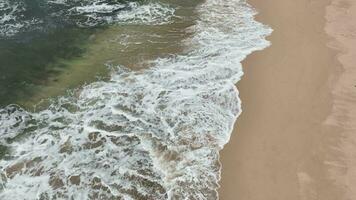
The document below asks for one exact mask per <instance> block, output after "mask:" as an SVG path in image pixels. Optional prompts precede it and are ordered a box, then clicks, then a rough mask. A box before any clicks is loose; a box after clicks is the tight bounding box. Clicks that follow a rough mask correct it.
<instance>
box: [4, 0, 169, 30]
mask: <svg viewBox="0 0 356 200" xmlns="http://www.w3.org/2000/svg"><path fill="white" fill-rule="evenodd" d="M174 11H175V9H174V8H172V7H170V6H169V5H167V4H164V3H159V2H155V1H123V0H120V1H118V0H76V1H73V0H39V1H33V2H28V1H26V0H17V1H13V0H0V37H1V36H2V37H10V36H14V35H16V34H18V33H21V32H26V31H27V32H28V31H33V30H43V29H46V28H47V29H48V27H53V26H54V27H56V26H59V27H60V26H77V27H81V28H91V27H98V26H104V25H112V24H128V23H129V24H164V23H169V22H170V21H171V17H173V16H174Z"/></svg>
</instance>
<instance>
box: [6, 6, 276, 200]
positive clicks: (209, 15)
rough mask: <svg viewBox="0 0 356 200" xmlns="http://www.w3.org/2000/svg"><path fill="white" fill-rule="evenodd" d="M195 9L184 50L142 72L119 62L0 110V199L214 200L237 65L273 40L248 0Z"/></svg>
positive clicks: (233, 112)
mask: <svg viewBox="0 0 356 200" xmlns="http://www.w3.org/2000/svg"><path fill="white" fill-rule="evenodd" d="M104 7H105V6H104ZM104 7H101V8H100V9H99V10H101V11H100V12H104V13H105V12H106V10H107V9H109V8H104ZM76 9H77V12H84V13H90V14H91V13H92V12H91V11H92V10H91V7H90V6H89V7H84V8H80V9H78V8H76ZM110 9H114V8H110ZM115 9H116V8H115ZM118 9H119V8H118ZM197 12H198V13H199V20H198V22H197V24H196V25H195V26H193V27H190V28H189V30H187V31H189V32H193V36H192V37H191V38H190V39H187V40H185V41H184V42H185V46H186V51H185V52H186V53H184V54H181V55H176V56H172V57H170V58H161V59H157V60H155V61H154V63H153V66H154V67H152V68H150V69H147V70H143V71H139V72H134V71H130V70H128V69H126V68H125V67H124V66H118V67H117V68H116V70H114V72H113V73H112V76H111V79H110V80H109V81H102V82H95V83H92V84H90V85H87V86H85V87H84V88H83V89H81V90H80V91H79V92H74V93H73V95H71V96H65V97H61V98H58V100H56V102H54V103H53V104H52V105H50V106H49V108H48V109H45V110H43V111H39V112H29V111H26V110H24V109H22V108H20V107H18V106H16V105H9V106H7V107H6V108H3V109H1V110H0V139H1V141H2V143H3V145H5V146H7V147H8V148H9V149H10V153H9V154H8V155H7V156H6V157H5V159H3V160H2V161H0V166H1V168H2V172H1V176H0V177H1V179H0V181H1V186H2V188H1V193H0V197H1V199H217V198H218V196H217V192H216V189H217V187H218V181H219V179H220V164H219V151H220V150H221V149H222V148H223V146H224V145H225V144H226V143H227V142H228V141H229V138H230V134H231V132H232V127H233V124H234V122H235V120H236V118H237V117H238V115H239V114H240V112H241V106H240V100H239V98H238V91H237V89H236V87H235V84H236V83H237V82H238V81H239V79H240V77H241V76H242V75H243V72H242V66H241V63H240V62H241V61H242V60H243V59H244V58H245V57H246V56H247V55H248V54H250V53H251V52H253V51H256V50H261V49H263V48H265V47H266V46H268V45H269V43H268V42H267V41H266V40H265V39H264V38H265V37H266V36H267V35H269V34H270V33H271V29H270V28H268V27H266V26H264V25H262V24H260V23H258V22H256V21H254V19H253V17H254V15H255V14H256V12H255V11H254V10H253V9H252V8H251V7H250V6H249V5H248V4H246V3H245V1H243V0H206V1H205V2H204V3H202V4H201V5H200V6H199V7H198V8H197Z"/></svg>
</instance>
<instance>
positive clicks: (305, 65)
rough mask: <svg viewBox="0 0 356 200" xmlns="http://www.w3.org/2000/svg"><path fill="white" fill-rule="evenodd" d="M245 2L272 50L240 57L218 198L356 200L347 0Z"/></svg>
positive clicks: (355, 117)
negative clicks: (235, 115)
mask: <svg viewBox="0 0 356 200" xmlns="http://www.w3.org/2000/svg"><path fill="white" fill-rule="evenodd" d="M249 2H250V3H251V4H252V5H253V6H254V7H255V8H256V9H257V10H258V11H259V15H258V16H257V20H258V21H261V22H263V23H265V24H268V25H269V26H271V27H272V28H273V29H274V32H273V34H272V36H270V37H269V38H268V39H269V40H270V41H271V42H272V46H271V47H269V48H268V49H265V50H263V51H260V52H257V53H254V54H252V55H250V56H249V57H248V58H247V59H246V60H245V62H244V63H243V64H244V71H245V76H244V77H243V80H242V81H241V82H239V83H238V86H237V87H238V89H239V90H240V96H241V99H242V102H243V105H242V106H243V113H242V115H241V117H240V118H239V119H238V120H237V123H236V126H235V130H234V133H233V135H232V138H231V141H230V143H229V144H228V145H227V146H226V147H225V149H224V150H223V151H222V154H221V161H222V164H223V169H222V181H221V189H220V191H219V193H220V199H222V200H344V199H345V200H352V199H356V192H355V191H356V169H355V168H356V144H355V143H356V135H355V134H356V131H355V129H356V87H355V85H356V7H355V5H356V1H355V0H334V1H331V0H297V1H296V0H273V1H262V0H250V1H249Z"/></svg>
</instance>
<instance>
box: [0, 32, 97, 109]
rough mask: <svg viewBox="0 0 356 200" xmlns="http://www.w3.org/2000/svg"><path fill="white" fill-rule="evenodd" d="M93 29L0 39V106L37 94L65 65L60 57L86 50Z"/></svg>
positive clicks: (72, 57)
mask: <svg viewBox="0 0 356 200" xmlns="http://www.w3.org/2000/svg"><path fill="white" fill-rule="evenodd" d="M94 32H95V31H94V30H84V29H76V28H72V29H60V30H54V31H51V32H50V33H38V32H37V33H33V34H34V35H24V36H23V37H21V38H19V37H17V38H13V39H12V38H11V39H8V38H3V39H1V40H0V73H1V76H0V106H4V105H7V104H10V103H14V102H17V101H19V100H21V99H25V98H28V97H30V96H32V95H33V94H34V93H36V90H37V89H38V86H41V85H45V84H46V83H47V82H48V81H49V80H50V79H51V78H54V77H56V76H58V74H60V73H61V71H63V70H65V69H66V68H68V65H66V64H64V63H63V62H61V60H70V59H74V58H78V57H80V56H81V55H83V53H84V52H85V51H86V49H87V45H85V44H86V41H87V40H88V38H89V36H90V35H91V34H93V33H94Z"/></svg>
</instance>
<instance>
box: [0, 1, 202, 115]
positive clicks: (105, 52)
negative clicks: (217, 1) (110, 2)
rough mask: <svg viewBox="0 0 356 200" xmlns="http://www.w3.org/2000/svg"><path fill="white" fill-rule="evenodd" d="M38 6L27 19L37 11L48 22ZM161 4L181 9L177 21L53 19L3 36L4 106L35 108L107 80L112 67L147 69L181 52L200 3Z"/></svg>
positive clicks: (0, 79)
mask: <svg viewBox="0 0 356 200" xmlns="http://www.w3.org/2000/svg"><path fill="white" fill-rule="evenodd" d="M36 2H37V4H36V3H33V2H32V3H31V2H30V3H29V5H31V6H30V8H31V9H28V10H26V13H27V14H26V15H29V14H28V12H33V13H34V15H36V16H37V15H40V16H41V17H42V18H43V16H46V13H45V12H39V10H41V7H40V6H38V5H40V3H38V2H41V1H36ZM140 2H141V1H140ZM161 2H163V3H165V4H166V5H170V6H172V7H174V8H176V11H175V15H176V16H175V17H173V18H172V19H171V21H172V22H171V23H162V24H159V25H152V24H142V23H139V24H137V23H119V24H111V25H104V26H94V27H84V28H83V27H77V26H74V25H73V24H70V23H67V22H63V21H59V20H56V19H52V20H47V21H46V23H45V25H41V26H40V27H37V28H34V29H33V30H32V29H31V30H30V31H24V32H21V33H18V34H16V35H15V36H13V37H0V107H3V106H6V105H8V104H13V103H16V104H19V105H20V106H23V107H26V108H31V107H32V106H34V105H37V104H39V103H41V102H42V103H43V101H46V99H48V98H50V97H55V96H58V95H64V94H65V93H66V91H68V90H70V89H74V88H78V87H79V86H81V85H83V84H86V83H90V82H93V81H95V80H97V79H98V78H100V79H102V78H104V79H105V78H107V77H108V75H109V73H108V72H109V70H108V67H107V66H108V65H110V66H117V65H122V66H125V67H128V68H130V69H133V70H139V69H141V68H145V67H147V65H146V64H144V63H147V61H148V60H152V59H155V58H157V57H159V56H168V55H170V54H174V53H176V52H178V51H181V46H182V44H181V41H182V40H183V39H184V38H186V37H187V36H188V35H189V34H187V33H186V32H185V28H187V27H189V26H191V25H192V24H193V23H194V19H192V18H193V15H192V12H193V9H194V7H195V6H196V4H197V2H190V1H175V0H174V1H173V0H168V1H161ZM36 5H37V7H36ZM182 5H184V6H182ZM42 10H43V9H42ZM46 12H48V9H47V10H46ZM0 14H1V13H0Z"/></svg>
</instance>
